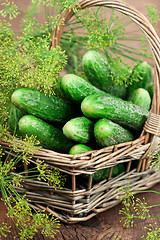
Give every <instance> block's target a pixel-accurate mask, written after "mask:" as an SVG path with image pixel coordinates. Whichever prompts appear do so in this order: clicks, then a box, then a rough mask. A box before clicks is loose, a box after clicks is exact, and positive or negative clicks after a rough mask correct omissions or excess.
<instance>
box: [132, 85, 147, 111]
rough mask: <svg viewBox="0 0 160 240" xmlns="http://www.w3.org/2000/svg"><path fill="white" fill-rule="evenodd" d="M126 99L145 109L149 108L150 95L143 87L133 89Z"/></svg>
mask: <svg viewBox="0 0 160 240" xmlns="http://www.w3.org/2000/svg"><path fill="white" fill-rule="evenodd" d="M128 101H131V102H132V103H134V104H136V105H138V106H140V107H141V108H144V109H146V110H150V105H151V97H150V94H149V92H148V91H147V90H146V89H144V88H137V89H135V90H134V91H133V92H132V93H131V95H130V96H129V97H128Z"/></svg>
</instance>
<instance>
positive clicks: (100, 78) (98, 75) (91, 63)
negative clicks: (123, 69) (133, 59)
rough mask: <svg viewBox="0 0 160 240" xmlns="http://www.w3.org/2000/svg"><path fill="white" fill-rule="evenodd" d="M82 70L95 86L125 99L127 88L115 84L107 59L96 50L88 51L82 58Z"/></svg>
mask: <svg viewBox="0 0 160 240" xmlns="http://www.w3.org/2000/svg"><path fill="white" fill-rule="evenodd" d="M82 67H83V71H84V73H85V75H86V77H87V78H88V80H89V81H90V83H92V84H93V85H94V86H95V87H97V88H99V89H101V90H103V91H104V92H107V93H110V94H112V95H114V96H117V97H120V98H123V99H125V98H126V93H127V89H126V87H125V86H124V85H120V84H116V83H115V81H114V79H115V77H116V76H115V74H113V72H112V70H111V67H110V65H109V64H108V62H107V60H106V59H105V58H104V57H103V56H102V55H101V54H99V53H98V52H96V51H92V50H90V51H88V52H87V53H85V54H84V56H83V58H82Z"/></svg>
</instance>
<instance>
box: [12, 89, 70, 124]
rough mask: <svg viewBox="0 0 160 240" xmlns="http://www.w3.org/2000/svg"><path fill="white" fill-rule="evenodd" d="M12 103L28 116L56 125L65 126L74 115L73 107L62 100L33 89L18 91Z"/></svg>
mask: <svg viewBox="0 0 160 240" xmlns="http://www.w3.org/2000/svg"><path fill="white" fill-rule="evenodd" d="M11 101H12V103H13V104H14V105H15V106H16V107H17V108H19V109H21V110H22V111H24V112H25V113H26V114H28V115H34V116H36V117H39V118H41V119H43V120H46V121H50V122H54V123H63V124H64V123H65V122H66V121H68V120H69V119H70V118H71V116H72V117H73V115H74V111H73V110H72V108H71V106H70V105H69V104H68V103H66V102H64V101H63V100H62V99H59V98H57V97H55V96H49V95H45V94H44V93H42V92H39V91H37V90H33V89H28V88H20V89H17V90H16V91H14V93H13V94H12V97H11Z"/></svg>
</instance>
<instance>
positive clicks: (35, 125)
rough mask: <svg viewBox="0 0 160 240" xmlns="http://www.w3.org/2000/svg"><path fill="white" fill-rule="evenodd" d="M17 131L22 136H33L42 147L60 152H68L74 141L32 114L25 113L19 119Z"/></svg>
mask: <svg viewBox="0 0 160 240" xmlns="http://www.w3.org/2000/svg"><path fill="white" fill-rule="evenodd" d="M18 125H19V131H20V133H21V135H22V136H25V135H28V136H32V135H33V136H35V137H36V138H37V140H39V142H40V145H41V146H42V147H44V148H47V149H50V150H54V151H57V152H61V153H68V151H69V150H70V148H71V147H72V146H73V145H75V142H72V141H70V140H69V139H67V138H66V137H65V136H64V135H63V132H62V130H59V129H57V128H55V127H53V126H52V125H50V124H48V123H46V122H45V121H43V120H41V119H39V118H37V117H35V116H33V115H25V116H23V117H22V118H21V119H20V120H19V123H18Z"/></svg>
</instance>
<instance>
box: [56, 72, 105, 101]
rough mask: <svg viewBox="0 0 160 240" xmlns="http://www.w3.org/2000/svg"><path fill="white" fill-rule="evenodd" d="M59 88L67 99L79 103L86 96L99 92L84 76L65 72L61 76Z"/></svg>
mask: <svg viewBox="0 0 160 240" xmlns="http://www.w3.org/2000/svg"><path fill="white" fill-rule="evenodd" d="M61 89H62V91H63V92H64V93H65V95H66V96H67V98H68V99H69V100H71V101H73V102H75V103H79V104H80V103H81V102H82V100H83V99H84V98H85V97H86V96H89V95H90V94H93V93H100V92H101V90H99V89H98V88H96V87H95V86H93V85H92V84H91V83H89V82H88V81H86V80H85V79H84V78H82V77H79V76H77V75H75V74H66V75H64V76H63V77H62V78H61Z"/></svg>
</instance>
